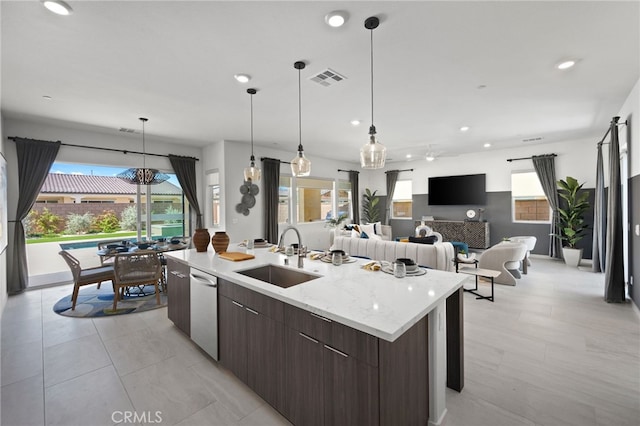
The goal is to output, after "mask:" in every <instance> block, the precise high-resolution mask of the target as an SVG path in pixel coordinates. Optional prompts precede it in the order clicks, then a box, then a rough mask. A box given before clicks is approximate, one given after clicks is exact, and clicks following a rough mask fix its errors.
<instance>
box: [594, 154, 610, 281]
mask: <svg viewBox="0 0 640 426" xmlns="http://www.w3.org/2000/svg"><path fill="white" fill-rule="evenodd" d="M605 205H606V199H605V196H604V165H603V162H602V143H599V144H598V158H597V163H596V192H595V200H594V206H593V246H592V250H591V253H592V256H591V257H592V259H593V264H592V266H591V270H592V271H593V272H603V271H604V266H605V265H604V260H605V255H606V252H605V239H606V235H607V210H606V208H605Z"/></svg>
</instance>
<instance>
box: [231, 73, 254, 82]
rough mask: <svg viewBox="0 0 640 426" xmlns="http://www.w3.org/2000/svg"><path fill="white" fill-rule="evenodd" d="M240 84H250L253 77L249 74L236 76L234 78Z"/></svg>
mask: <svg viewBox="0 0 640 426" xmlns="http://www.w3.org/2000/svg"><path fill="white" fill-rule="evenodd" d="M233 78H235V79H236V80H238V82H239V83H248V82H249V80H251V76H250V75H248V74H236V75H234V76H233Z"/></svg>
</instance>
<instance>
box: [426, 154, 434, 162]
mask: <svg viewBox="0 0 640 426" xmlns="http://www.w3.org/2000/svg"><path fill="white" fill-rule="evenodd" d="M425 159H426V160H427V161H433V160H435V159H436V157H434V156H433V155H432V154H427V156H426V157H425Z"/></svg>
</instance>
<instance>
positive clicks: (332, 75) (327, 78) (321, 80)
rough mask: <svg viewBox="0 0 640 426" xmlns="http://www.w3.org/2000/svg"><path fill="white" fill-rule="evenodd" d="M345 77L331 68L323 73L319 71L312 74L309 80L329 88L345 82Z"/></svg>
mask: <svg viewBox="0 0 640 426" xmlns="http://www.w3.org/2000/svg"><path fill="white" fill-rule="evenodd" d="M345 79H346V77H345V76H343V75H341V74H339V73H337V72H335V71H334V70H332V69H331V68H327V69H326V70H324V71H321V72H319V73H317V74H314V75H313V76H312V77H309V80H311V81H313V82H316V83H318V84H320V85H322V86H325V87H326V86H331V85H332V84H335V83H338V82H341V81H342V80H345Z"/></svg>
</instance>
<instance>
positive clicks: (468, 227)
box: [415, 220, 491, 249]
mask: <svg viewBox="0 0 640 426" xmlns="http://www.w3.org/2000/svg"><path fill="white" fill-rule="evenodd" d="M421 223H422V222H421V221H419V220H417V221H416V223H415V224H416V226H419V225H420V224H421ZM424 224H425V225H427V226H428V227H430V228H431V229H432V230H434V231H436V232H439V233H441V234H442V238H443V240H444V241H461V242H464V243H467V245H468V246H469V247H471V248H478V249H485V248H488V247H489V246H490V244H491V243H490V238H489V222H474V221H462V220H433V221H431V220H428V221H424Z"/></svg>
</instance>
